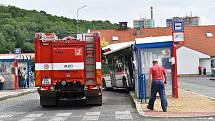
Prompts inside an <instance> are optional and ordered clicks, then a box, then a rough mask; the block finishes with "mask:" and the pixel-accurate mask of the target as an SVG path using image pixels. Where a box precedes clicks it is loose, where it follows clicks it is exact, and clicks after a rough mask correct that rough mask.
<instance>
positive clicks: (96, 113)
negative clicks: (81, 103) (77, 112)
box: [85, 112, 101, 116]
mask: <svg viewBox="0 0 215 121" xmlns="http://www.w3.org/2000/svg"><path fill="white" fill-rule="evenodd" d="M100 114H101V112H86V114H85V115H88V116H92V115H93V116H95V115H100Z"/></svg>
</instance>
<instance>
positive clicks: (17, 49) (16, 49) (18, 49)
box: [14, 48, 21, 59]
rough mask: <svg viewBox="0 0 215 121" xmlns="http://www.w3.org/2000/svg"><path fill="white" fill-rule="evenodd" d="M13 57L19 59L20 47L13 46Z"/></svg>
mask: <svg viewBox="0 0 215 121" xmlns="http://www.w3.org/2000/svg"><path fill="white" fill-rule="evenodd" d="M14 58H15V59H21V48H14Z"/></svg>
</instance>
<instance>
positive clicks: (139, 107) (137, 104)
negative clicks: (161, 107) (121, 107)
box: [129, 92, 215, 118]
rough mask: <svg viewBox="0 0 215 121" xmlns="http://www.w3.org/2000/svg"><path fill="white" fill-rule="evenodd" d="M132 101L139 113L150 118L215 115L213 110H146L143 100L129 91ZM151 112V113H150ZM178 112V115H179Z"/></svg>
mask: <svg viewBox="0 0 215 121" xmlns="http://www.w3.org/2000/svg"><path fill="white" fill-rule="evenodd" d="M129 94H130V96H131V98H132V101H133V103H134V106H135V108H136V110H137V112H138V114H139V115H141V116H144V117H150V118H197V117H211V116H212V117H213V116H215V113H214V112H212V113H210V112H206V113H205V112H169V113H168V112H167V113H166V112H150V111H149V112H147V111H146V112H144V110H143V109H142V105H141V102H139V101H138V99H137V98H135V94H134V92H129ZM149 113H151V114H149ZM177 114H178V115H177Z"/></svg>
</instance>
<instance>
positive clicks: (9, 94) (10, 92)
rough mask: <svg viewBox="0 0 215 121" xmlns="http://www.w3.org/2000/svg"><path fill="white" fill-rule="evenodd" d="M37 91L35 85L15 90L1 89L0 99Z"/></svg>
mask: <svg viewBox="0 0 215 121" xmlns="http://www.w3.org/2000/svg"><path fill="white" fill-rule="evenodd" d="M34 92H37V88H36V87H31V88H28V89H17V90H1V91H0V100H5V99H8V98H11V97H17V96H22V95H26V94H29V93H34Z"/></svg>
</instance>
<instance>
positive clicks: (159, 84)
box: [147, 60, 167, 112]
mask: <svg viewBox="0 0 215 121" xmlns="http://www.w3.org/2000/svg"><path fill="white" fill-rule="evenodd" d="M152 63H153V66H152V67H151V68H150V72H149V80H150V81H151V80H152V86H151V97H150V100H149V104H148V106H147V108H148V109H150V110H153V108H154V102H155V100H156V95H157V92H158V93H159V95H160V99H161V107H162V109H163V111H164V112H167V100H166V93H165V85H164V84H166V83H167V82H166V71H165V69H164V67H163V66H159V65H158V61H157V60H153V61H152Z"/></svg>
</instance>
